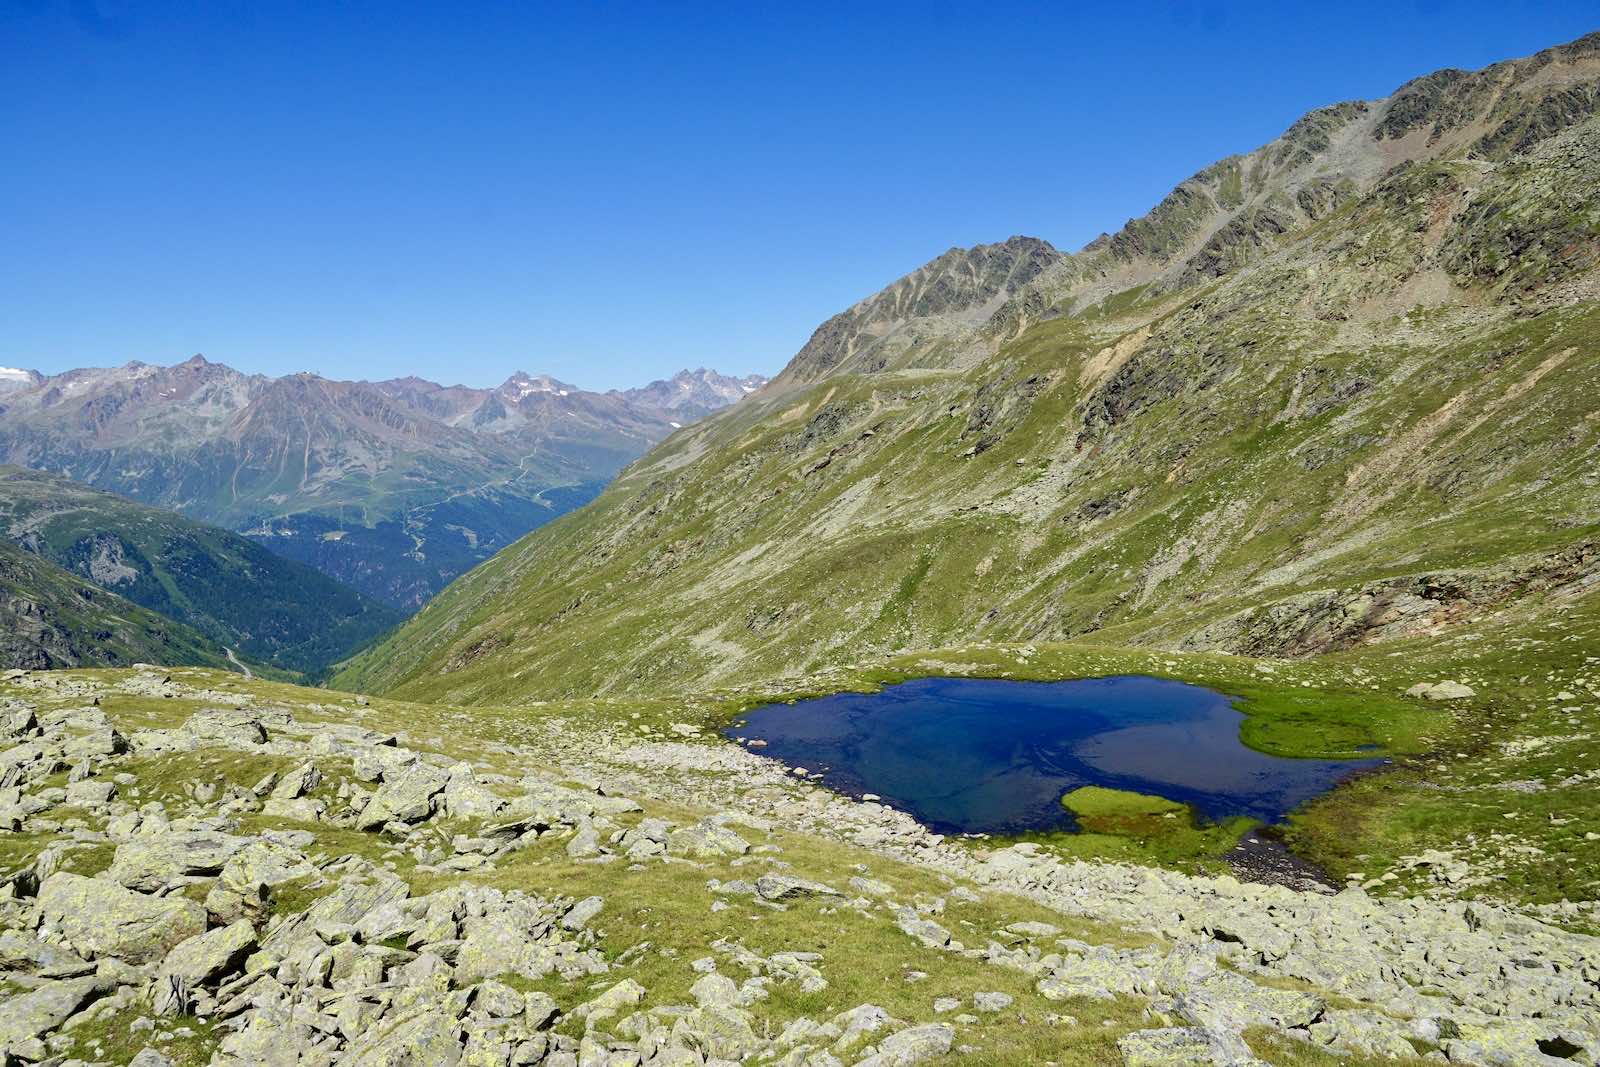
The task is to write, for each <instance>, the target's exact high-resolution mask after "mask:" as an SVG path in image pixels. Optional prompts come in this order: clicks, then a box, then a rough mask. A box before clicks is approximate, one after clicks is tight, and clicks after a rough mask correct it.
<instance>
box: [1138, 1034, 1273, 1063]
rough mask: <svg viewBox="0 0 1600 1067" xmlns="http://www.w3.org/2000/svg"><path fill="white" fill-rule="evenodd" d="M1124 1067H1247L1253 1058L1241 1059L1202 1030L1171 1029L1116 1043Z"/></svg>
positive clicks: (1255, 1061)
mask: <svg viewBox="0 0 1600 1067" xmlns="http://www.w3.org/2000/svg"><path fill="white" fill-rule="evenodd" d="M1117 1048H1118V1049H1120V1050H1121V1052H1122V1063H1123V1067H1246V1065H1251V1064H1256V1063H1259V1061H1258V1060H1256V1059H1255V1058H1254V1057H1250V1058H1247V1059H1239V1058H1237V1057H1236V1056H1235V1055H1234V1054H1233V1053H1231V1052H1229V1051H1228V1050H1227V1049H1226V1048H1224V1047H1223V1046H1222V1044H1221V1043H1219V1042H1218V1041H1217V1040H1216V1038H1215V1037H1214V1036H1213V1035H1212V1034H1210V1033H1209V1032H1207V1031H1206V1030H1204V1029H1202V1028H1200V1027H1183V1026H1171V1027H1165V1028H1163V1029H1159V1030H1135V1031H1134V1032H1133V1033H1131V1034H1125V1035H1123V1036H1122V1037H1121V1038H1119V1039H1118V1041H1117Z"/></svg>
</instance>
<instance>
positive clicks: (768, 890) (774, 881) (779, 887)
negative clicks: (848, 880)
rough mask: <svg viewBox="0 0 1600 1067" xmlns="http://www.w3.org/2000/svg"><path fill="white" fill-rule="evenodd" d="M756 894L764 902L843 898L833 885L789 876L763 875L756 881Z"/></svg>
mask: <svg viewBox="0 0 1600 1067" xmlns="http://www.w3.org/2000/svg"><path fill="white" fill-rule="evenodd" d="M756 892H757V893H758V894H760V896H761V898H762V899H763V900H770V901H774V902H779V901H785V900H800V899H803V898H805V897H838V896H843V895H844V894H843V893H840V892H839V891H838V890H837V889H835V888H833V886H831V885H824V884H823V883H821V882H812V881H808V880H806V879H804V878H795V877H792V876H790V875H787V874H763V875H762V876H761V877H760V878H757V879H756Z"/></svg>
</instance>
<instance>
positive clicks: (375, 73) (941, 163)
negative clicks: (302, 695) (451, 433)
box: [0, 0, 1600, 388]
mask: <svg viewBox="0 0 1600 1067" xmlns="http://www.w3.org/2000/svg"><path fill="white" fill-rule="evenodd" d="M1597 28H1600V5H1596V4H1595V3H1594V2H1593V0H1586V2H1582V3H1576V2H1575V3H1556V2H1550V3H1539V4H1533V3H1518V2H1514V0H1511V2H1507V0H1501V2H1498V3H1467V2H1450V0H1422V2H1418V0H1389V2H1386V3H1342V4H1300V3H1276V2H1268V3H1260V2H1255V3H1229V2H1222V0H1216V2H1213V0H1178V2H1169V0H1152V2H1149V3H1143V4H1106V5H1104V6H1094V7H1091V6H1088V5H1072V4H1052V5H1028V6H1021V5H1017V6H1007V5H980V4H972V3H961V4H942V3H937V2H931V0H922V2H918V3H915V4H889V3H875V4H860V3H849V4H838V5H834V4H828V3H823V2H814V3H805V4H794V5H777V4H765V3H759V2H749V3H736V4H726V5H722V4H688V3H682V4H643V3H640V4H609V3H601V2H595V3H585V4H572V5H565V4H538V3H504V4H500V3H474V2H466V0H464V2H461V3H405V2H392V3H362V2H355V0H345V2H335V0H325V2H309V0H308V2H301V3H288V2H275V3H246V2H243V0H205V2H193V3H176V2H174V3H164V2H159V0H137V2H135V0H0V100H4V101H5V103H4V105H3V106H0V138H3V143H4V144H5V146H6V151H5V153H4V156H3V157H0V158H3V160H4V162H3V165H0V242H3V243H0V365H8V366H24V367H36V368H38V369H41V370H44V371H57V370H62V369H65V368H68V367H73V366H81V365H105V364H114V363H121V362H124V361H126V360H129V359H141V360H145V361H147V362H162V363H168V362H176V361H178V360H181V359H184V358H186V357H188V356H189V355H191V354H193V353H195V352H204V353H205V354H206V355H207V356H208V357H210V358H212V359H215V360H220V361H223V362H227V363H230V364H232V365H234V366H236V367H239V368H241V369H243V370H248V371H260V372H264V373H272V374H281V373H287V372H290V371H295V370H314V371H317V372H319V373H323V374H327V375H330V376H335V377H368V378H377V377H390V376H397V375H403V374H420V375H424V376H427V377H432V378H435V379H441V380H446V381H452V382H453V381H460V382H465V383H468V384H473V385H487V384H492V383H496V382H498V381H500V380H502V379H504V378H505V377H506V376H507V375H508V374H509V373H510V372H511V371H512V370H514V369H517V368H524V369H527V370H529V371H546V372H549V373H552V374H555V375H557V376H558V377H561V378H564V379H567V380H569V381H574V382H577V383H578V384H580V385H584V386H586V387H595V388H606V387H612V386H625V385H629V384H635V383H639V382H642V381H645V380H648V379H649V378H652V377H659V376H662V375H664V374H667V373H670V372H671V371H673V370H676V369H677V368H679V367H683V366H697V365H702V364H704V365H708V366H714V367H717V368H719V369H722V370H725V371H729V372H749V371H761V372H767V373H772V372H775V371H776V370H777V369H778V368H779V367H781V366H782V365H783V363H784V362H785V361H786V360H787V359H788V358H789V357H790V356H791V355H792V354H793V353H794V352H795V350H796V349H798V348H799V347H800V346H801V345H802V344H803V343H804V342H805V340H806V338H807V337H808V336H809V335H810V333H811V331H812V330H813V329H814V328H815V327H816V326H817V324H818V323H820V322H821V321H822V320H823V319H825V318H827V317H828V316H829V315H831V314H833V313H834V312H836V311H839V310H841V309H842V308H844V307H846V306H848V305H849V304H851V303H853V302H854V301H856V300H858V299H860V298H861V297H863V296H866V295H867V294H869V293H871V292H873V291H875V290H876V289H878V288H881V287H882V286H883V285H885V284H887V283H888V282H890V281H892V280H893V279H894V278H896V277H898V276H899V275H901V274H903V273H905V272H906V271H908V270H911V269H913V268H915V267H916V266H918V265H919V264H921V263H923V262H925V261H926V260H928V259H930V258H932V257H933V256H936V255H938V254H939V253H940V252H942V251H943V250H945V249H946V248H948V247H950V246H952V245H968V244H975V243H979V242H983V241H992V240H1000V239H1003V238H1005V237H1007V236H1009V235H1011V234H1014V233H1027V234H1032V235H1035V236H1039V237H1044V238H1046V239H1048V240H1050V241H1052V242H1053V243H1055V244H1056V245H1057V246H1058V247H1062V248H1067V249H1071V248H1077V247H1079V246H1081V245H1082V244H1083V243H1085V242H1086V241H1088V240H1090V239H1092V238H1093V237H1094V236H1095V235H1096V234H1098V233H1100V232H1101V231H1102V230H1114V229H1115V228H1117V227H1118V226H1119V225H1120V224H1121V223H1122V222H1123V221H1124V220H1125V219H1127V218H1128V217H1130V216H1134V215H1138V214H1142V213H1143V212H1144V211H1145V210H1147V209H1148V208H1149V207H1150V206H1151V205H1152V204H1153V203H1154V202H1155V201H1157V200H1158V199H1160V197H1161V196H1162V195H1163V194H1164V193H1165V192H1166V191H1167V190H1168V189H1169V188H1170V187H1171V186H1172V185H1173V184H1175V183H1176V182H1177V181H1179V180H1181V179H1182V178H1184V177H1186V176H1187V175H1189V174H1191V173H1193V172H1194V171H1196V170H1198V169H1200V168H1201V167H1203V166H1205V165H1206V164H1207V163H1209V162H1211V161H1213V160H1214V159H1217V158H1219V157H1221V156H1223V155H1227V154H1229V153H1231V152H1235V151H1244V150H1248V149H1250V148H1253V147H1255V146H1256V145H1258V144H1260V143H1262V142H1264V141H1267V140H1270V139H1271V138H1272V137H1274V136H1276V135H1277V134H1278V133H1279V132H1281V131H1282V129H1283V128H1284V127H1285V126H1287V125H1288V124H1289V123H1290V122H1292V121H1293V120H1294V119H1295V118H1297V117H1298V116H1299V115H1301V114H1302V113H1303V112H1305V111H1306V110H1308V109H1309V108H1312V107H1315V106H1319V105H1322V104H1327V103H1332V102H1334V101H1337V100H1342V99H1350V98H1370V97H1375V96H1381V95H1386V94H1387V93H1389V92H1390V91H1392V90H1393V89H1394V88H1395V87H1396V86H1398V85H1399V84H1400V83H1401V82H1403V81H1405V80H1406V79H1408V78H1410V77H1413V76H1415V75H1418V74H1422V73H1425V72H1427V71H1430V70H1433V69H1436V68H1439V67H1444V66H1460V67H1477V66H1482V65H1484V64H1486V63H1490V62H1493V61H1495V60H1497V59H1502V58H1507V57H1510V56H1517V55H1523V54H1527V53H1530V52H1533V51H1537V50H1538V49H1539V48H1541V47H1545V46H1548V45H1551V44H1556V43H1559V42H1562V41H1566V40H1569V39H1571V38H1574V37H1578V36H1581V35H1582V34H1583V33H1585V32H1587V31H1589V30H1593V29H1597Z"/></svg>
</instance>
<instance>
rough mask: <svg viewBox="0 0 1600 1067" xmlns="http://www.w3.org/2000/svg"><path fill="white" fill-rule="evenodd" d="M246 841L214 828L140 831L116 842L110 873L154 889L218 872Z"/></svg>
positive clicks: (115, 878) (128, 882) (118, 879)
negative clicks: (152, 832) (180, 830)
mask: <svg viewBox="0 0 1600 1067" xmlns="http://www.w3.org/2000/svg"><path fill="white" fill-rule="evenodd" d="M245 843H246V842H245V839H244V838H242V837H234V836H232V835H230V834H223V833H218V832H216V831H213V830H191V831H187V832H177V833H174V832H171V831H169V832H166V833H160V834H149V835H145V834H141V835H139V836H136V837H130V838H128V839H127V840H126V841H124V842H122V843H121V844H120V845H118V846H117V851H116V855H115V856H114V857H113V858H112V860H111V868H110V870H109V871H108V872H107V877H109V878H110V879H111V880H112V881H114V882H116V883H117V884H118V885H122V886H126V887H127V888H129V889H137V890H140V891H141V892H146V893H153V892H155V891H156V890H158V889H161V888H162V887H164V886H166V885H168V884H170V883H171V882H173V881H174V880H176V879H178V878H181V877H185V876H189V875H213V874H217V873H219V872H220V871H221V870H222V868H223V866H224V865H225V864H226V863H227V862H228V859H229V858H230V857H231V856H232V855H233V854H234V853H236V852H238V851H239V850H240V849H242V848H244V847H245Z"/></svg>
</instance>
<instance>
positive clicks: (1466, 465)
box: [337, 34, 1600, 702]
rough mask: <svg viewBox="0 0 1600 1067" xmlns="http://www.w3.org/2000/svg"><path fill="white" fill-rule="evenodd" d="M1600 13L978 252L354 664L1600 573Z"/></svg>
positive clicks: (813, 666) (441, 694)
mask: <svg viewBox="0 0 1600 1067" xmlns="http://www.w3.org/2000/svg"><path fill="white" fill-rule="evenodd" d="M1597 108H1600V34H1596V35H1591V36H1589V37H1585V38H1583V39H1581V40H1579V41H1576V42H1573V43H1572V44H1569V45H1564V46H1561V47H1558V48H1553V49H1550V50H1547V51H1545V52H1541V53H1539V54H1538V55H1536V56H1532V57H1529V58H1526V59H1520V60H1514V61H1510V62H1506V63H1500V64H1497V65H1495V66H1493V67H1489V68H1487V69H1485V70H1481V71H1476V72H1463V71H1454V70H1450V71H1441V72H1438V73H1435V74H1432V75H1428V76H1426V77H1422V78H1418V79H1416V80H1414V81H1411V82H1408V83H1407V84H1406V85H1403V86H1401V87H1400V88H1399V89H1398V90H1397V91H1396V92H1395V93H1394V94H1393V95H1391V96H1389V97H1387V98H1384V99H1381V100H1375V101H1356V102H1349V103H1344V104H1338V105H1335V106H1332V107H1326V108H1322V109H1319V110H1317V111H1313V112H1311V113H1310V114H1307V115H1306V116H1305V117H1303V118H1302V119H1300V120H1299V121H1297V122H1296V123H1294V124H1293V125H1292V126H1291V127H1290V128H1289V129H1288V130H1286V131H1285V132H1284V133H1283V134H1282V135H1281V136H1280V137H1278V138H1277V139H1275V140H1273V141H1272V142H1270V143H1269V144H1266V145H1264V146H1262V147H1260V148H1258V149H1256V150H1254V151H1252V152H1249V153H1246V154H1244V155H1238V156H1231V157H1228V158H1226V159H1223V160H1221V161H1220V162H1218V163H1216V164H1214V165H1212V166H1210V167H1207V168H1206V169H1204V170H1202V171H1200V172H1199V173H1198V174H1196V175H1194V176H1193V177H1191V178H1189V179H1188V180H1186V181H1184V182H1182V183H1180V184H1179V185H1178V186H1177V188H1175V189H1174V190H1173V191H1172V192H1171V194H1169V195H1168V196H1167V197H1166V198H1165V199H1163V200H1162V201H1161V202H1160V203H1159V204H1158V205H1156V207H1155V208H1154V209H1153V210H1152V211H1151V212H1150V213H1149V214H1147V215H1145V216H1144V217H1142V218H1139V219H1135V220H1132V221H1130V222H1128V223H1127V224H1126V225H1125V226H1123V227H1122V228H1121V229H1120V230H1118V231H1117V232H1115V233H1114V234H1109V235H1103V236H1102V237H1100V238H1099V239H1097V240H1095V241H1094V242H1092V243H1091V244H1090V245H1088V246H1087V247H1086V248H1084V249H1083V250H1081V251H1080V252H1077V253H1074V254H1067V253H1063V252H1060V251H1058V250H1057V249H1055V248H1054V247H1052V246H1051V245H1050V244H1048V243H1047V242H1045V241H1043V240H1040V239H1037V238H1031V237H1013V238H1011V239H1009V240H1007V241H1004V242H1001V243H998V244H992V245H984V246H979V247H977V248H971V249H952V250H950V251H948V252H946V253H944V254H943V255H941V256H939V257H938V258H936V259H934V260H933V261H932V262H930V263H928V264H927V265H925V266H923V267H921V268H919V269H918V270H916V271H914V272H912V273H911V274H909V275H907V276H906V277H904V278H901V279H900V280H898V281H896V282H894V283H893V284H891V285H890V286H889V287H888V288H886V289H884V290H883V291H882V292H879V293H877V294H876V295H873V296H871V297H868V298H867V299H865V300H863V301H861V302H860V303H858V304H856V305H855V306H853V307H851V308H849V309H847V310H846V311H844V312H842V313H840V314H839V315H837V316H835V317H833V318H832V319H829V320H828V321H827V322H825V323H824V324H822V326H821V327H819V328H818V329H817V331H816V333H815V334H814V335H813V337H812V338H811V339H810V341H809V342H808V343H807V344H806V345H805V347H804V348H802V349H801V350H800V352H799V353H798V354H797V355H796V356H795V357H794V359H793V360H792V361H791V362H790V363H789V365H788V366H787V367H785V368H784V370H783V371H782V372H781V373H780V374H779V375H778V376H777V378H776V379H775V380H774V382H773V384H772V385H771V386H770V387H768V388H767V389H765V390H763V391H761V392H760V393H758V394H756V395H753V396H751V397H750V398H748V399H746V400H745V401H744V402H742V403H740V404H738V405H735V406H734V407H732V408H729V409H727V410H725V411H722V412H719V413H717V414H715V415H712V416H710V417H708V418H707V419H705V420H703V421H702V422H700V423H697V424H695V425H694V426H692V427H690V428H688V429H686V430H685V431H683V432H681V433H679V434H676V435H674V436H673V437H672V438H671V439H669V440H667V441H666V442H664V443H663V444H662V445H660V446H658V447H657V448H656V449H655V450H653V451H652V452H651V453H650V454H649V455H648V456H647V457H646V458H645V459H643V460H642V461H640V462H638V463H636V464H634V465H633V466H631V467H629V468H628V469H627V470H626V471H625V472H624V473H623V474H622V475H621V476H620V477H619V478H618V479H617V480H616V481H615V482H614V483H613V484H612V485H611V486H610V487H609V488H608V489H607V490H606V491H605V492H604V493H603V494H602V495H601V496H600V497H599V499H597V500H596V501H595V502H594V503H592V504H591V505H589V506H588V507H586V508H583V509H582V510H580V511H578V512H576V513H574V514H570V515H567V516H564V517H563V518H562V519H560V520H558V521H556V522H554V523H551V524H549V525H547V526H545V527H543V528H541V529H540V530H538V531H535V532H534V533H533V534H531V535H530V536H529V537H527V538H525V539H523V540H522V541H521V542H519V543H517V544H516V545H514V546H513V547H511V548H509V549H507V550H506V551H504V552H502V553H500V554H499V555H498V556H496V557H495V558H494V559H492V560H491V561H489V562H488V563H486V564H484V565H483V566H481V567H479V568H478V569H476V570H475V571H473V572H472V573H470V574H468V575H466V576H465V577H463V578H461V579H459V580H458V581H457V582H455V583H454V584H453V585H451V586H450V587H449V588H448V589H446V590H445V591H444V592H443V593H442V594H441V595H440V596H439V597H437V598H436V599H435V600H434V601H432V602H431V603H430V604H428V605H427V607H426V608H424V610H423V611H422V612H421V613H420V614H418V615H417V616H416V617H415V618H414V619H413V620H412V621H411V622H410V623H409V624H408V625H406V626H405V627H403V628H401V629H400V630H399V631H397V632H396V633H395V634H394V635H393V636H392V637H391V638H390V639H388V640H387V641H386V642H384V643H383V644H381V645H380V646H378V647H376V648H374V649H372V650H370V651H369V652H367V653H365V654H363V655H362V656H361V657H359V658H358V659H357V660H356V662H355V663H354V664H353V665H352V666H351V667H350V668H349V669H348V670H346V671H345V672H344V673H343V674H341V675H340V676H339V677H338V679H337V683H338V684H341V685H346V686H353V687H364V688H371V689H375V690H381V691H386V692H392V693H396V694H403V695H406V696H408V697H412V698H426V699H440V700H450V701H457V702H472V701H494V702H504V701H512V700H524V699H534V698H547V697H553V696H566V695H578V694H583V695H589V694H593V693H597V692H598V693H613V694H651V693H661V692H682V691H687V690H693V689H698V688H702V687H708V686H713V687H715V686H728V685H736V684H744V683H749V682H752V681H758V680H771V679H782V678H790V679H800V678H805V677H810V676H814V675H815V674H816V672H818V671H824V670H828V669H833V668H838V667H841V666H847V665H849V664H851V663H854V662H856V661H858V660H861V659H862V658H863V657H868V658H870V657H873V656H881V655H886V654H892V653H895V652H897V651H900V650H906V649H917V648H923V649H933V648H940V647H947V646H952V645H962V644H965V643H967V642H971V641H975V640H977V641H983V640H992V641H1061V640H1066V639H1076V640H1083V639H1093V640H1095V641H1100V642H1115V643H1118V644H1132V645H1145V646H1156V647H1166V648H1185V649H1217V650H1228V651H1235V652H1251V653H1256V654H1269V655H1301V654H1310V653H1317V652H1326V651H1329V650H1337V649H1341V648H1348V647H1352V646H1356V645H1360V644H1362V643H1365V642H1370V641H1374V640H1379V639H1388V638H1394V637H1397V636H1404V635H1411V634H1418V633H1429V632H1434V631H1435V630H1436V629H1437V628H1439V627H1445V626H1448V625H1449V624H1450V623H1451V622H1452V621H1454V620H1458V619H1464V618H1472V617H1476V616H1478V615H1479V614H1481V613H1484V612H1492V611H1495V610H1497V609H1499V608H1502V607H1504V606H1505V605H1507V604H1510V603H1513V602H1516V601H1518V600H1519V599H1521V598H1525V597H1528V596H1530V595H1572V594H1575V593H1576V592H1578V591H1581V590H1583V589H1587V588H1591V587H1592V586H1593V584H1594V583H1595V582H1596V580H1597V574H1600V550H1597V544H1600V541H1597V539H1600V476H1597V473H1596V472H1597V471H1600V423H1597V421H1596V416H1595V412H1594V410H1593V408H1594V405H1593V398H1594V397H1595V396H1597V395H1600V360H1597V358H1596V352H1597V351H1600V348H1597V339H1600V304H1597V303H1596V297H1597V296H1600V273H1597V271H1596V270H1595V267H1596V263H1597V261H1600V195H1597V190H1600V119H1596V118H1595V112H1596V110H1597Z"/></svg>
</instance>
